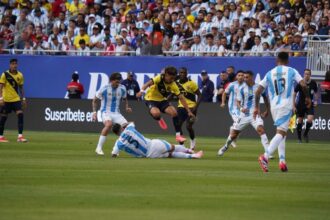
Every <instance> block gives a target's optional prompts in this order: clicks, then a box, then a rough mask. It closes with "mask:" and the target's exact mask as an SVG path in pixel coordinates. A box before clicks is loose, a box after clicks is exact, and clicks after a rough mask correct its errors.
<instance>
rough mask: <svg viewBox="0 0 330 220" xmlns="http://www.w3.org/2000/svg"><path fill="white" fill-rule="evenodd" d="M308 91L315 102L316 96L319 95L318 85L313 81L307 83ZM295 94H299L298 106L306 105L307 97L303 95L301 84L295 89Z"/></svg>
mask: <svg viewBox="0 0 330 220" xmlns="http://www.w3.org/2000/svg"><path fill="white" fill-rule="evenodd" d="M306 86H307V91H308V94H309V97H310V98H311V99H312V100H313V99H314V94H316V93H317V83H316V82H315V81H314V80H311V81H310V82H307V83H306ZM294 92H295V93H297V94H298V101H297V105H298V106H302V105H305V98H306V97H305V95H304V93H303V90H302V87H301V85H300V84H297V86H296V88H295V89H294Z"/></svg>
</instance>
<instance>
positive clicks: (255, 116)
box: [253, 108, 260, 120]
mask: <svg viewBox="0 0 330 220" xmlns="http://www.w3.org/2000/svg"><path fill="white" fill-rule="evenodd" d="M257 115H260V109H259V108H255V109H254V111H253V119H254V120H256V118H257Z"/></svg>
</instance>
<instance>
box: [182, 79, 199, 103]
mask: <svg viewBox="0 0 330 220" xmlns="http://www.w3.org/2000/svg"><path fill="white" fill-rule="evenodd" d="M177 85H178V87H179V89H180V93H181V94H183V96H184V98H185V100H186V102H187V104H188V107H189V108H194V107H195V106H196V104H197V103H196V92H197V90H198V85H197V83H196V82H194V81H192V80H188V81H186V82H180V80H178V81H177ZM178 107H183V105H182V103H181V101H179V103H178Z"/></svg>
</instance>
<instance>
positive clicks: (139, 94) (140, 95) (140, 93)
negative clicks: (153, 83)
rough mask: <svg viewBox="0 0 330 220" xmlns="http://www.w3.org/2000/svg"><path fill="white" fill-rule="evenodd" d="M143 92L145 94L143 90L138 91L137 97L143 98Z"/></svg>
mask: <svg viewBox="0 0 330 220" xmlns="http://www.w3.org/2000/svg"><path fill="white" fill-rule="evenodd" d="M143 94H144V92H143V91H140V92H138V93H136V98H141V97H142V95H143Z"/></svg>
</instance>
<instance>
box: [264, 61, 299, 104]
mask: <svg viewBox="0 0 330 220" xmlns="http://www.w3.org/2000/svg"><path fill="white" fill-rule="evenodd" d="M301 80H302V77H301V76H300V74H299V73H298V71H297V70H296V69H294V68H292V67H288V66H277V67H275V68H273V69H272V70H270V71H269V72H268V73H267V74H266V75H265V77H264V79H263V80H262V81H261V82H260V83H259V84H260V85H261V86H262V87H264V88H267V87H268V96H269V100H270V106H271V108H283V107H285V108H290V109H291V108H292V107H293V91H294V83H295V82H296V83H299V82H300V81H301Z"/></svg>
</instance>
